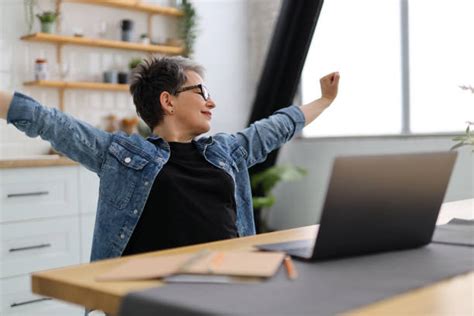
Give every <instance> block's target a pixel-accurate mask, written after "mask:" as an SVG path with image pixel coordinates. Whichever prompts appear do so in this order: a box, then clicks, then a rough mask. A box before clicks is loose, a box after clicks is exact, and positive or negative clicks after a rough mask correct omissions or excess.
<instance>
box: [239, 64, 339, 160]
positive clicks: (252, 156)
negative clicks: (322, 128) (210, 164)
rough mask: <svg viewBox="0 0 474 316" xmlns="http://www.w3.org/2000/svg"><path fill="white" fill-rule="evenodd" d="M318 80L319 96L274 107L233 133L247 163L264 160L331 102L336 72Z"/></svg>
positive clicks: (333, 95) (336, 77)
mask: <svg viewBox="0 0 474 316" xmlns="http://www.w3.org/2000/svg"><path fill="white" fill-rule="evenodd" d="M320 84H321V91H322V95H321V98H319V99H317V100H314V101H313V102H310V103H308V104H305V105H303V106H300V107H298V106H290V107H287V108H284V109H281V110H278V111H276V112H275V113H274V114H273V115H271V116H270V117H268V118H266V119H262V120H259V121H257V122H255V123H253V124H252V125H250V126H249V127H248V128H246V129H244V130H243V131H241V132H239V133H237V134H235V135H234V136H235V138H236V140H237V142H238V143H239V144H240V145H241V146H242V148H243V149H244V151H245V152H246V154H247V155H246V163H247V166H248V167H251V166H253V165H254V164H256V163H259V162H261V161H263V160H265V158H266V157H267V155H268V154H269V153H270V152H271V151H273V150H275V149H277V148H279V147H280V146H281V145H283V144H284V143H286V142H288V141H289V140H290V139H291V138H292V137H293V136H294V135H295V133H297V132H299V131H301V130H302V129H303V127H304V126H306V125H308V124H309V123H311V122H312V121H314V119H316V118H317V117H318V116H319V115H320V114H321V113H322V112H323V111H324V110H325V109H326V108H327V107H328V106H329V105H330V104H331V103H332V101H333V100H334V99H335V98H336V96H337V89H338V84H339V73H337V72H334V73H331V74H329V75H327V76H324V77H323V78H321V80H320Z"/></svg>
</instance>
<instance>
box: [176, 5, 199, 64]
mask: <svg viewBox="0 0 474 316" xmlns="http://www.w3.org/2000/svg"><path fill="white" fill-rule="evenodd" d="M180 7H181V10H182V11H183V13H184V16H183V17H182V19H181V23H180V32H179V33H180V39H181V41H182V42H183V44H184V52H183V55H184V56H186V57H191V55H192V54H193V52H194V42H195V41H196V37H197V35H196V34H197V30H196V26H197V15H196V10H195V9H194V6H193V5H192V4H191V3H190V2H189V1H187V0H183V2H182V3H181V6H180Z"/></svg>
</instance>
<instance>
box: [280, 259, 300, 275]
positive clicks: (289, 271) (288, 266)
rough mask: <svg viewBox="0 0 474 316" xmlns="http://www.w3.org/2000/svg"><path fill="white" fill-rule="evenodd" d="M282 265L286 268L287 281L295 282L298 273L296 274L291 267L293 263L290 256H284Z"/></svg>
mask: <svg viewBox="0 0 474 316" xmlns="http://www.w3.org/2000/svg"><path fill="white" fill-rule="evenodd" d="M283 263H284V265H285V268H286V273H287V274H288V279H290V280H295V279H296V278H297V277H298V272H296V268H295V266H294V265H293V261H292V260H291V257H290V256H286V257H285V259H284V260H283Z"/></svg>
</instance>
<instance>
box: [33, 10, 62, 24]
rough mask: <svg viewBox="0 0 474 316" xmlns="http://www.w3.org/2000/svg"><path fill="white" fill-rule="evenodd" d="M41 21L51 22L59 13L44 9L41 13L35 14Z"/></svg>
mask: <svg viewBox="0 0 474 316" xmlns="http://www.w3.org/2000/svg"><path fill="white" fill-rule="evenodd" d="M36 16H37V17H38V19H39V20H40V21H41V23H53V22H55V21H56V19H57V18H58V16H59V14H58V13H57V12H54V11H44V12H43V13H41V14H37V15H36Z"/></svg>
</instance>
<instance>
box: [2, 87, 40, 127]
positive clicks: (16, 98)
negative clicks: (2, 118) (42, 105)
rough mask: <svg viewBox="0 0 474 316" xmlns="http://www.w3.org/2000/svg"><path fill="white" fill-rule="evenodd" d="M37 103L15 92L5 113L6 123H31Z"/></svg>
mask: <svg viewBox="0 0 474 316" xmlns="http://www.w3.org/2000/svg"><path fill="white" fill-rule="evenodd" d="M37 105H38V103H37V102H36V101H35V100H33V99H32V98H30V97H28V96H26V95H24V94H22V93H19V92H15V94H14V95H13V99H12V101H11V103H10V107H9V109H8V113H7V123H9V124H12V123H13V124H14V123H15V122H17V121H28V122H31V121H33V118H34V113H35V109H36V108H37Z"/></svg>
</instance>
